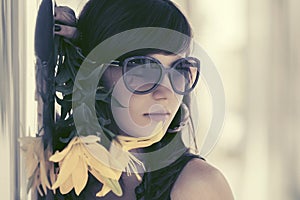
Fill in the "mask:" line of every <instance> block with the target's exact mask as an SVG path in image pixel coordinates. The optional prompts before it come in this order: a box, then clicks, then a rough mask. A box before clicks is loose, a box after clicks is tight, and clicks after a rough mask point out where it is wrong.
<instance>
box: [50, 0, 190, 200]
mask: <svg viewBox="0 0 300 200" xmlns="http://www.w3.org/2000/svg"><path fill="white" fill-rule="evenodd" d="M142 27H161V28H166V29H170V30H174V31H177V32H179V33H182V34H184V35H186V36H188V37H187V39H186V38H184V39H182V40H178V41H173V40H172V38H170V39H169V41H167V42H169V43H174V42H175V43H176V47H177V49H176V52H175V53H183V52H188V50H189V48H190V43H191V40H190V38H191V37H192V31H191V27H190V24H189V23H188V21H187V19H186V17H185V16H184V15H183V14H182V12H181V11H180V10H179V9H178V8H177V7H176V6H175V5H174V3H172V2H171V1H169V0H90V1H89V2H87V4H86V5H85V7H84V8H83V10H82V12H81V14H80V16H79V19H78V24H77V28H78V31H79V33H80V37H78V39H77V40H76V41H73V42H74V43H75V44H76V46H78V47H79V48H80V52H81V55H80V56H87V55H88V54H89V53H90V52H91V51H92V50H93V49H94V48H95V47H96V46H97V45H98V44H100V43H101V42H103V41H104V40H105V39H107V38H109V37H112V36H114V35H115V34H118V33H121V32H123V31H127V30H130V29H134V28H142ZM155 39H157V37H154V38H153V40H155ZM63 45H64V47H62V48H66V49H68V48H73V47H72V45H70V44H68V43H63ZM67 46H69V47H67ZM73 49H74V48H73ZM69 52H70V53H69V54H65V55H64V56H65V57H69V58H70V57H72V56H73V59H69V58H68V60H70V62H69V63H68V62H65V64H64V65H65V66H68V67H71V66H70V65H72V64H73V61H76V64H77V65H76V66H77V67H78V64H79V63H80V62H82V60H81V59H80V56H79V57H78V56H74V55H77V54H78V49H74V50H73V51H69ZM155 53H161V54H172V53H174V52H168V51H165V50H161V49H141V50H137V51H134V52H129V53H127V54H125V55H123V56H122V57H123V58H124V57H127V56H129V55H131V54H134V55H136V54H139V55H147V54H155ZM100 56H101V55H100ZM120 59H122V58H120ZM65 60H66V58H65ZM73 68H74V67H73ZM76 70H78V69H76V67H75V68H74V71H76ZM58 74H59V73H58ZM74 75H76V72H74ZM68 81H69V82H70V84H71V85H72V83H71V82H72V81H74V77H73V79H70V80H68ZM99 84H100V85H101V81H100V82H99ZM100 92H101V91H100ZM106 92H107V91H106ZM71 99H72V97H71V94H66V95H64V99H62V100H59V101H60V102H59V103H60V104H61V105H64V106H62V107H65V109H64V110H63V113H62V115H61V117H60V120H58V121H57V123H56V127H55V133H54V136H53V148H54V150H61V149H63V148H64V147H65V146H66V145H67V142H68V141H69V139H70V138H71V137H72V135H74V133H75V132H76V128H75V126H74V123H73V118H72V114H71V112H70V110H71V107H70V106H71V104H70V100H71ZM64 102H65V103H64ZM108 102H110V101H103V99H102V100H100V101H96V105H95V108H96V112H97V117H100V115H102V116H103V113H104V116H105V118H104V119H102V122H103V120H107V121H109V123H107V124H106V125H103V124H102V125H103V126H106V128H107V130H110V131H112V132H115V129H114V127H115V126H116V124H115V123H114V121H113V117H112V115H111V111H110V106H109V103H108ZM183 103H184V105H183V106H181V107H180V109H179V110H178V111H177V113H176V115H175V117H174V119H173V121H172V122H171V124H170V126H169V129H168V132H167V133H166V134H165V136H164V137H163V139H162V140H161V141H160V142H158V143H155V144H153V145H152V146H150V147H147V148H145V149H144V151H145V152H151V151H155V150H157V149H160V148H162V147H163V146H165V145H167V144H168V143H170V141H171V140H174V139H176V140H177V141H176V142H175V144H176V147H174V151H173V152H174V154H173V155H166V156H167V157H166V158H163V159H165V160H170V164H171V163H172V162H173V161H174V159H173V158H174V157H176V155H175V153H177V156H178V154H182V153H184V152H186V151H187V148H186V147H185V145H183V142H182V141H181V137H180V134H181V132H180V129H178V130H177V128H178V126H180V123H181V122H182V121H183V120H187V118H189V116H187V115H188V112H189V109H190V96H189V95H186V96H184V99H183ZM67 113H69V117H67ZM100 124H101V122H100ZM192 131H193V130H192ZM107 136H110V135H109V134H107ZM149 162H151V161H149ZM162 170H164V169H162ZM159 171H160V170H158V171H156V172H155V173H152V172H148V173H147V176H144V178H143V183H142V184H141V186H140V187H138V188H137V189H136V196H137V198H138V199H139V198H142V197H144V198H145V199H148V198H149V197H150V196H151V195H152V193H153V192H155V191H151V190H154V189H155V188H152V189H151V187H150V185H151V182H152V181H154V180H155V181H156V182H157V181H158V182H159V179H157V177H156V176H157V175H159ZM168 171H169V172H170V175H171V174H172V173H171V172H172V169H170V170H168ZM166 176H167V175H166ZM156 184H157V183H156ZM158 184H160V185H161V187H162V188H163V187H170V185H165V183H164V182H163V181H161V183H158ZM141 187H143V188H144V189H143V190H142V191H141V190H140V188H141ZM145 191H147V192H145ZM162 191H165V190H162ZM156 192H157V191H156ZM156 196H157V198H160V196H161V195H160V194H156ZM152 198H153V196H152ZM152 198H151V199H152Z"/></svg>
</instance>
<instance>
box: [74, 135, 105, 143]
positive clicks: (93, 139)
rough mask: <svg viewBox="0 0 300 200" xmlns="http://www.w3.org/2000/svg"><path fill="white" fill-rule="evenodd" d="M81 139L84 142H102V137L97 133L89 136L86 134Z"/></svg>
mask: <svg viewBox="0 0 300 200" xmlns="http://www.w3.org/2000/svg"><path fill="white" fill-rule="evenodd" d="M79 139H80V140H81V142H82V143H84V144H90V143H96V142H100V137H98V136H96V135H89V136H86V137H79Z"/></svg>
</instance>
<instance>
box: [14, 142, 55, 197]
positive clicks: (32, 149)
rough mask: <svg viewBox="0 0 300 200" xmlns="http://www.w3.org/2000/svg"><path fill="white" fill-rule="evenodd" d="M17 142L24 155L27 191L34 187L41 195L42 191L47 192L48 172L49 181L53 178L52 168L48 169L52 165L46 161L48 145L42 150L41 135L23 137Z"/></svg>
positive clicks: (48, 186) (48, 184)
mask: <svg viewBox="0 0 300 200" xmlns="http://www.w3.org/2000/svg"><path fill="white" fill-rule="evenodd" d="M19 142H20V147H21V150H22V153H23V155H24V157H25V168H26V177H27V179H28V185H27V192H29V190H30V189H36V190H37V191H38V192H39V193H40V195H41V196H43V194H44V193H45V194H47V188H49V189H51V186H50V182H49V180H48V174H49V173H50V174H49V176H50V177H51V178H50V179H51V181H53V179H54V172H53V168H52V170H50V168H51V166H52V167H53V165H51V163H50V162H49V161H48V158H49V157H50V154H51V150H50V148H49V146H48V148H47V149H46V150H44V144H43V141H42V137H24V138H20V139H19ZM40 186H41V188H42V189H41V188H40Z"/></svg>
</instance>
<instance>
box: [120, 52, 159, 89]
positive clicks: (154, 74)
mask: <svg viewBox="0 0 300 200" xmlns="http://www.w3.org/2000/svg"><path fill="white" fill-rule="evenodd" d="M124 67H125V74H124V81H125V84H126V85H127V87H128V88H129V89H130V90H131V91H135V92H139V93H143V92H147V91H149V90H151V89H152V88H154V87H155V85H156V84H157V83H158V82H159V79H160V77H161V74H162V71H161V67H160V66H159V64H158V63H156V62H155V61H154V60H151V59H148V58H132V59H130V60H128V61H127V62H126V64H125V66H124Z"/></svg>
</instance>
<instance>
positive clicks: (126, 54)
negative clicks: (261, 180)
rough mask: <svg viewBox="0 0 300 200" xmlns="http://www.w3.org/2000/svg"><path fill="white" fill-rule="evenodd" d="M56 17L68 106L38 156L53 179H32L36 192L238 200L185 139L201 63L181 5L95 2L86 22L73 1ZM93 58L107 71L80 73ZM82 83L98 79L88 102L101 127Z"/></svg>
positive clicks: (60, 89) (58, 87) (150, 0)
mask: <svg viewBox="0 0 300 200" xmlns="http://www.w3.org/2000/svg"><path fill="white" fill-rule="evenodd" d="M54 19H55V34H56V40H55V42H56V43H55V44H56V46H55V48H56V49H57V52H58V53H57V56H56V57H55V59H57V62H55V63H57V69H56V72H55V73H54V75H55V79H54V80H55V82H54V84H55V92H56V101H57V103H58V104H59V105H60V106H61V112H60V113H59V115H57V117H56V121H55V124H54V125H53V131H52V133H51V134H50V135H49V134H45V135H43V142H44V146H45V147H47V145H48V144H50V145H48V146H50V147H52V150H50V155H48V154H47V155H46V154H45V157H46V159H45V161H44V162H45V163H46V164H45V163H43V162H42V161H40V164H39V167H40V168H41V170H40V173H39V175H40V176H38V177H42V175H43V174H44V175H45V174H47V178H46V179H45V180H44V181H43V179H42V178H40V179H42V180H41V181H40V182H38V181H36V182H35V184H33V185H32V186H34V185H35V187H36V188H37V190H38V191H39V195H38V196H39V197H38V198H39V199H88V200H90V199H99V200H100V199H101V200H102V199H103V200H105V199H130V200H132V199H145V200H150V199H151V200H153V199H162V200H165V199H172V200H180V199H189V200H191V199H211V200H214V199H215V200H221V199H222V200H231V199H233V196H232V193H231V190H230V188H229V186H228V184H227V182H226V180H225V178H224V177H223V175H222V174H221V172H220V171H218V170H217V169H216V168H214V167H212V166H211V165H209V164H208V163H207V162H206V161H205V160H204V159H203V158H201V157H199V156H198V155H195V154H192V153H191V152H190V148H189V147H186V146H185V145H184V143H183V141H182V134H191V135H194V133H193V131H194V130H193V125H192V119H191V116H190V114H189V111H190V109H191V108H190V98H191V95H190V94H191V92H192V91H193V89H194V87H195V86H196V84H197V82H198V79H199V74H200V62H201V61H200V60H199V59H198V58H195V57H190V56H189V52H190V50H191V49H190V46H191V43H192V41H191V37H192V31H191V27H190V25H189V23H188V21H187V19H186V17H185V16H184V15H183V14H182V12H181V11H180V10H179V9H178V8H177V7H176V6H175V5H174V4H173V3H172V2H171V1H169V0H90V1H88V2H87V4H86V5H85V7H84V9H83V10H82V12H81V14H80V16H79V19H78V21H77V20H76V18H75V15H74V13H73V11H72V10H71V9H69V8H67V7H57V8H56V9H55V18H54ZM124 41H125V42H124ZM149 41H150V42H149ZM142 43H144V45H143V44H142ZM103 44H106V46H105V45H104V46H105V48H104V49H103V46H102V47H101V45H103ZM107 44H108V45H107ZM133 44H134V45H133ZM151 44H153V46H151ZM130 45H133V46H134V47H137V48H134V47H131V48H127V47H128V46H130ZM99 46H100V47H99ZM95 49H96V50H95ZM120 49H122V51H119V50H120ZM124 49H125V50H124ZM116 52H119V53H116ZM111 54H114V55H113V56H112V55H111ZM90 55H92V56H90ZM103 57H106V58H111V57H112V58H114V59H111V60H107V59H106V58H105V59H104V58H103ZM103 60H105V62H104V61H103ZM80 65H81V66H80ZM89 65H90V66H93V65H94V66H101V69H100V72H99V71H97V69H99V68H93V69H94V70H93V71H92V70H90V71H89V70H86V71H89V73H84V72H86V71H84V72H82V73H81V72H80V70H82V68H84V66H89ZM86 69H87V68H86ZM90 72H92V73H90ZM79 74H80V75H81V77H79ZM83 74H85V76H84V75H83ZM78 77H79V78H78ZM84 81H86V83H91V84H94V85H96V87H95V90H96V91H94V90H92V89H91V90H92V91H94V93H93V95H94V96H93V95H92V97H94V99H95V100H94V101H91V104H90V105H92V106H94V108H95V109H94V111H95V113H96V118H97V123H98V125H100V127H101V131H97V128H95V127H97V126H98V125H97V124H96V125H94V124H93V123H94V122H92V121H89V120H87V118H85V115H88V114H87V113H91V112H93V108H91V107H89V104H88V103H86V102H89V100H90V99H91V98H87V97H89V96H88V94H89V92H87V91H86V90H85V89H83V90H82V91H81V92H79V93H76V91H77V90H78V91H80V90H81V89H82V88H83V87H86V85H88V86H89V85H90V84H85V85H84V84H82V85H80V84H81V83H82V82H84ZM88 86H87V87H86V88H89V87H88ZM78 96H79V97H78ZM84 96H85V97H84ZM78 98H79V99H81V100H82V99H85V100H84V101H81V100H78ZM72 101H73V104H72ZM78 102H80V103H78ZM75 112H77V113H79V114H77V115H76V114H75ZM75 118H77V119H75ZM76 120H77V121H76ZM74 122H75V123H74ZM184 130H185V131H184ZM186 130H187V131H186ZM194 139H195V138H194ZM47 156H48V157H49V158H48V157H47ZM41 157H42V156H41ZM48 160H50V161H48ZM43 166H44V168H45V169H46V172H43V170H42V167H43ZM126 172H127V173H126ZM48 178H50V179H51V182H52V185H51V184H50V183H49V182H48ZM38 183H40V185H41V186H40V185H39V184H38Z"/></svg>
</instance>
